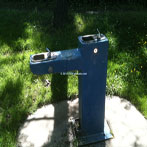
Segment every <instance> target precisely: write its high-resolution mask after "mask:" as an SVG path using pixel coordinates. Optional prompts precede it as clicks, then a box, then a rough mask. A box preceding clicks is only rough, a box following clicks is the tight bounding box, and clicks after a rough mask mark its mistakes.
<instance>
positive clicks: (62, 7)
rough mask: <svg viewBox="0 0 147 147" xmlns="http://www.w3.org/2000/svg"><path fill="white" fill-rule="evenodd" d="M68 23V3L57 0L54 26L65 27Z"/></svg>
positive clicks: (65, 0) (64, 0)
mask: <svg viewBox="0 0 147 147" xmlns="http://www.w3.org/2000/svg"><path fill="white" fill-rule="evenodd" d="M67 21H68V3H67V0H56V7H55V9H54V20H53V24H54V27H55V28H60V27H63V26H64V24H65V23H67Z"/></svg>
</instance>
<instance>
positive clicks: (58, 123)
mask: <svg viewBox="0 0 147 147" xmlns="http://www.w3.org/2000/svg"><path fill="white" fill-rule="evenodd" d="M71 117H74V118H75V117H76V118H77V117H78V99H75V100H73V101H63V102H60V103H58V104H50V105H47V106H43V107H42V108H40V109H38V110H37V111H36V112H35V113H34V114H32V115H30V116H28V118H27V120H26V122H25V123H24V124H23V125H22V127H21V128H20V131H19V135H18V146H19V147H68V146H70V147H72V146H73V135H72V132H71V128H70V125H69V122H70V118H71ZM105 117H106V120H107V122H108V124H109V126H110V128H111V130H112V132H113V134H114V138H113V139H110V140H107V141H105V142H101V143H96V144H93V145H88V146H87V147H147V120H146V119H145V118H144V117H143V115H142V114H141V113H140V112H139V111H138V110H137V109H136V108H135V107H134V106H133V105H132V104H131V103H130V102H128V101H127V100H125V99H122V98H119V97H116V96H114V97H107V98H106V116H105Z"/></svg>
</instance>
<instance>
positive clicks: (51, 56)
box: [31, 52, 57, 62]
mask: <svg viewBox="0 0 147 147" xmlns="http://www.w3.org/2000/svg"><path fill="white" fill-rule="evenodd" d="M56 57H57V55H56V54H55V53H54V52H52V53H50V54H49V53H48V52H44V53H39V54H34V55H32V57H31V61H32V62H42V61H47V60H53V59H55V58H56Z"/></svg>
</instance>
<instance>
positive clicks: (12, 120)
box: [0, 9, 147, 147]
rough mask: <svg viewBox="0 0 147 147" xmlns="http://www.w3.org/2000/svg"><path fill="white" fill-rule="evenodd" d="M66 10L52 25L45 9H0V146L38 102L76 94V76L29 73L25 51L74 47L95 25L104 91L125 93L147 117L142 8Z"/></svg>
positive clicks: (146, 29)
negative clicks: (103, 44)
mask: <svg viewBox="0 0 147 147" xmlns="http://www.w3.org/2000/svg"><path fill="white" fill-rule="evenodd" d="M70 15H71V16H70V17H71V20H72V21H71V22H70V23H69V24H66V25H65V27H64V29H62V30H58V31H57V30H54V28H53V26H52V19H53V17H52V13H51V12H50V11H42V12H39V11H37V10H35V11H25V10H21V11H20V10H10V9H7V10H2V9H0V146H2V147H7V146H8V147H13V146H14V147H15V146H16V137H17V132H18V128H19V127H20V125H21V124H22V123H23V122H24V120H25V119H26V117H27V116H28V115H29V114H31V113H33V112H34V111H35V110H36V109H37V108H38V107H41V106H42V105H45V104H48V103H51V102H57V101H60V100H63V99H70V98H71V97H73V95H76V94H78V77H77V76H61V75H60V74H54V75H43V76H37V75H33V74H32V73H31V71H30V67H29V57H30V55H31V54H34V53H40V52H44V51H45V48H46V47H48V48H50V49H51V51H55V50H64V49H71V48H76V47H78V42H77V37H78V36H79V35H86V34H92V33H96V28H99V30H100V31H101V33H103V34H105V35H106V36H107V37H108V39H109V44H110V46H109V57H108V71H107V91H106V92H107V95H119V96H121V97H125V98H126V99H128V100H129V101H131V102H132V103H133V104H134V105H135V106H136V107H137V109H138V110H140V112H142V114H143V115H144V116H145V117H147V91H146V87H147V77H146V76H147V73H146V70H145V69H147V11H130V12H129V11H128V12H123V11H122V12H117V13H116V12H111V11H110V12H100V13H98V14H89V13H74V12H72V13H71V14H70ZM47 81H50V82H51V86H50V83H47Z"/></svg>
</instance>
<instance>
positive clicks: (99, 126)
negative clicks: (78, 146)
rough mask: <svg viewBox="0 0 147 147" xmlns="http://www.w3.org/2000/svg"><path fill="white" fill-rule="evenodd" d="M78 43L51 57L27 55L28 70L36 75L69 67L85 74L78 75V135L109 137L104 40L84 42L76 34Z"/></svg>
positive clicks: (105, 48)
mask: <svg viewBox="0 0 147 147" xmlns="http://www.w3.org/2000/svg"><path fill="white" fill-rule="evenodd" d="M78 42H79V47H78V48H76V49H71V50H64V51H58V52H55V53H56V54H57V57H56V58H55V59H53V60H47V61H43V62H32V56H31V57H30V67H31V71H32V72H33V73H34V74H40V75H41V74H50V73H58V72H67V71H72V70H78V71H79V72H80V73H86V74H87V75H79V118H80V126H81V137H84V136H85V137H86V138H87V140H88V142H90V140H91V142H95V141H96V140H102V139H103V140H104V139H108V138H111V137H112V135H111V134H110V133H109V132H107V133H106V135H104V134H105V125H104V124H105V123H104V118H105V90H106V75H107V54H108V39H107V38H106V37H105V36H103V39H102V40H97V41H90V42H87V41H83V39H82V36H80V37H78ZM95 49H96V50H97V53H94V50H95ZM93 135H94V137H93V139H92V136H93ZM88 136H89V137H88ZM98 136H99V137H98ZM88 138H89V139H88ZM101 138H102V139H101Z"/></svg>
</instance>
